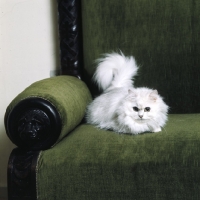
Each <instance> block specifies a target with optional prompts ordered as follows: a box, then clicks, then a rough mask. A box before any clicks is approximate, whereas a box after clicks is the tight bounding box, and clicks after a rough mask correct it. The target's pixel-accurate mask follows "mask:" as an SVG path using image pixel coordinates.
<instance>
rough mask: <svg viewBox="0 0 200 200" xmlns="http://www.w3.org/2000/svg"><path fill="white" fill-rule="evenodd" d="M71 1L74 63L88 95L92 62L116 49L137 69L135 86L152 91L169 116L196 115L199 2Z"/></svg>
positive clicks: (199, 88)
mask: <svg viewBox="0 0 200 200" xmlns="http://www.w3.org/2000/svg"><path fill="white" fill-rule="evenodd" d="M72 2H74V1H72ZM75 2H78V3H81V21H82V41H83V61H84V62H82V63H79V64H80V68H82V72H83V73H82V77H83V80H84V81H85V82H86V83H87V84H88V86H89V87H90V88H91V90H92V93H95V91H96V90H97V88H96V87H94V84H92V82H91V77H92V75H93V73H94V70H95V65H94V60H95V59H97V58H99V57H100V56H101V54H103V53H108V52H112V51H118V50H119V49H120V50H121V51H122V52H124V54H125V55H133V56H134V57H135V58H136V61H137V63H138V65H139V66H140V70H139V76H138V77H136V80H135V86H136V87H142V86H146V87H150V88H155V89H157V90H158V92H159V93H160V94H161V95H162V96H163V97H164V99H165V101H166V102H167V104H168V105H169V106H170V108H171V109H170V112H171V113H197V112H200V106H199V102H200V66H199V64H200V62H199V58H200V37H199V33H200V14H199V11H200V3H199V0H151V1H150V0H123V1H121V0H109V1H105V0H82V1H81V2H80V0H76V1H75ZM81 48H82V47H81Z"/></svg>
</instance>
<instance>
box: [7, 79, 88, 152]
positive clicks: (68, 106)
mask: <svg viewBox="0 0 200 200" xmlns="http://www.w3.org/2000/svg"><path fill="white" fill-rule="evenodd" d="M90 101H91V94H90V92H89V89H88V88H87V86H86V85H85V83H84V82H83V81H81V80H79V79H78V78H75V77H72V76H57V77H53V78H48V79H44V80H41V81H38V82H35V83H33V84H32V85H30V86H29V87H28V88H26V89H25V90H24V91H23V92H21V93H20V94H19V95H18V96H17V97H16V98H15V99H14V100H13V101H12V102H11V103H10V104H9V106H8V107H7V109H6V113H5V119H4V122H5V128H6V133H7V135H8V137H9V138H10V140H11V141H12V142H13V143H14V144H15V145H17V146H18V147H20V148H25V149H30V150H44V149H48V148H50V147H52V146H54V145H55V144H56V143H58V142H59V141H60V140H61V139H62V138H63V137H65V136H66V135H67V134H68V133H69V132H70V131H71V130H73V129H74V128H75V127H76V126H77V125H78V124H80V122H81V121H82V119H83V117H84V114H85V109H86V106H87V104H88V103H89V102H90Z"/></svg>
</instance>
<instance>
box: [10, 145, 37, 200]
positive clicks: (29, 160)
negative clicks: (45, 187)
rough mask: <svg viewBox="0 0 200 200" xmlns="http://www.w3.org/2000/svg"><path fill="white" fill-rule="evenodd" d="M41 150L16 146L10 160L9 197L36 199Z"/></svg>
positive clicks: (15, 199) (27, 199) (14, 199)
mask: <svg viewBox="0 0 200 200" xmlns="http://www.w3.org/2000/svg"><path fill="white" fill-rule="evenodd" d="M39 153H40V151H26V150H24V149H19V148H16V149H14V150H13V151H12V153H11V155H10V158H9V162H8V171H7V173H8V174H7V178H8V199H9V200H36V199H37V188H36V169H37V160H38V157H39Z"/></svg>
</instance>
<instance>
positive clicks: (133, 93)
mask: <svg viewBox="0 0 200 200" xmlns="http://www.w3.org/2000/svg"><path fill="white" fill-rule="evenodd" d="M128 94H129V95H131V96H134V97H136V96H137V94H136V92H135V91H134V90H131V89H129V90H128Z"/></svg>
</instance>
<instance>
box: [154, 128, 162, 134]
mask: <svg viewBox="0 0 200 200" xmlns="http://www.w3.org/2000/svg"><path fill="white" fill-rule="evenodd" d="M160 131H162V129H161V128H160V127H158V128H155V129H154V130H153V132H154V133H157V132H160Z"/></svg>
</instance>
